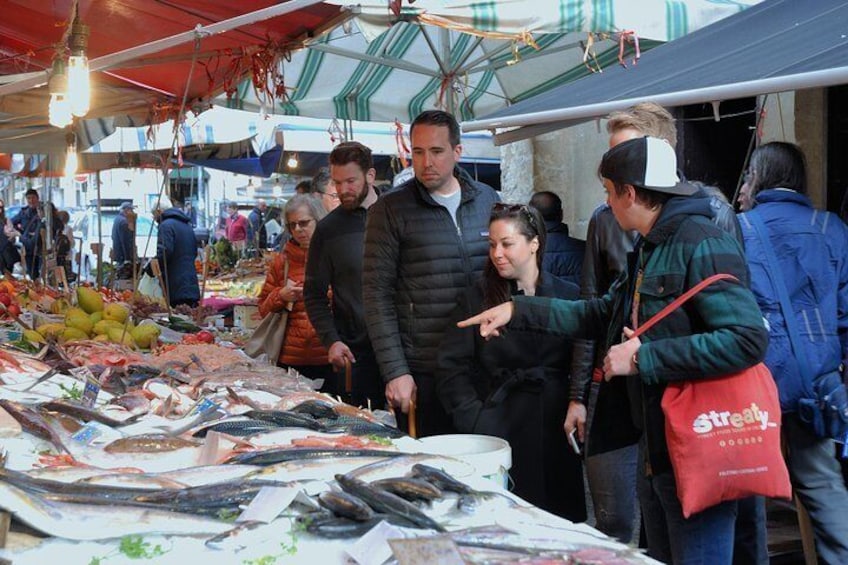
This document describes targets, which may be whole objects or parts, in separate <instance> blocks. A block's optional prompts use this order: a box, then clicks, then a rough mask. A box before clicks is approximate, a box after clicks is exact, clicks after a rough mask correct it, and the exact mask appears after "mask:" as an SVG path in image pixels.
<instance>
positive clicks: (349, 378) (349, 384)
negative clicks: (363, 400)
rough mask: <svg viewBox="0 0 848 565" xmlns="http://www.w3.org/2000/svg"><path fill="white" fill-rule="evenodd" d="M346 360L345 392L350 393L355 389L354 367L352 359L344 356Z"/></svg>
mask: <svg viewBox="0 0 848 565" xmlns="http://www.w3.org/2000/svg"><path fill="white" fill-rule="evenodd" d="M344 362H345V394H347V395H350V393H351V391H352V390H353V367H352V366H351V363H350V359H348V358H347V357H345V358H344Z"/></svg>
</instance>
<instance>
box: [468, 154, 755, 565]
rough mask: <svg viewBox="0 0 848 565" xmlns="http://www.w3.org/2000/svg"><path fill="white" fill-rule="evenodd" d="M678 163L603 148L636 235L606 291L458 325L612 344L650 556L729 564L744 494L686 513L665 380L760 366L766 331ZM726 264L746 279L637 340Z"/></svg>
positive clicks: (627, 225) (609, 177)
mask: <svg viewBox="0 0 848 565" xmlns="http://www.w3.org/2000/svg"><path fill="white" fill-rule="evenodd" d="M676 171H677V159H676V157H675V154H674V149H672V147H671V146H670V145H669V144H668V143H667V142H666V141H664V140H661V139H658V138H651V137H641V138H636V139H632V140H629V141H625V142H623V143H620V144H618V145H616V146H615V147H613V148H612V149H610V150H609V151H607V153H605V154H604V157H603V159H602V161H601V166H600V169H599V174H600V176H601V177H602V179H603V182H604V187H605V189H606V191H607V201H608V203H609V205H610V208H611V209H612V212H613V215H614V216H615V219H616V221H617V222H618V223H619V224H620V225H621V227H622V228H623V229H626V230H636V231H637V232H638V233H639V238H638V240H637V242H636V246H635V249H634V251H633V252H632V253H631V254H629V255H628V262H627V270H626V272H625V273H623V274H622V275H621V276H620V277H619V279H618V280H617V281H616V282H615V283H613V286H612V287H611V288H610V291H609V292H608V293H607V294H606V295H605V296H603V297H602V298H595V299H591V300H576V301H567V300H558V299H545V298H538V297H522V296H515V297H513V299H512V301H510V302H506V303H504V304H502V305H500V306H497V307H495V308H491V309H489V310H486V311H485V312H483V313H481V314H478V315H477V316H475V317H472V318H469V319H468V320H465V321H463V322H460V324H461V325H462V326H467V325H472V324H480V333H481V335H482V336H483V337H493V336H498V335H500V331H499V330H498V328H501V327H503V326H506V325H507V324H509V325H508V327H509V328H510V329H512V328H514V329H516V330H528V329H529V330H532V329H538V330H541V331H547V332H550V333H553V334H556V335H561V336H563V337H581V338H590V339H596V340H598V341H599V342H601V343H604V344H605V346H606V350H607V352H606V355H605V357H604V364H603V372H604V379H605V380H606V381H616V380H618V379H626V381H625V382H626V385H627V386H626V387H623V390H624V392H626V394H627V396H628V397H629V403H630V406H631V418H627V417H626V416H625V415H622V417H621V421H620V425H621V426H622V427H626V426H634V427H636V428H637V429H639V430H640V440H639V466H640V473H639V474H640V478H639V484H638V486H637V490H638V495H639V501H640V504H641V507H642V513H643V517H644V524H645V530H646V534H647V538H648V553H649V555H651V557H654V558H656V559H659V560H661V561H664V562H673V563H677V564H679V563H730V562H731V561H732V558H733V534H734V524H735V519H736V502H735V501H730V502H723V503H720V504H717V505H715V506H712V507H710V508H707V509H706V510H703V511H702V512H699V513H696V514H693V515H691V516H690V517H689V518H684V517H683V511H682V508H681V505H680V502H679V500H678V498H677V488H676V483H675V479H674V473H673V472H672V468H671V462H670V460H669V455H668V446H667V445H666V439H665V418H664V416H663V412H662V408H661V406H660V401H661V400H662V396H663V392H664V391H665V388H666V385H667V384H668V383H669V382H672V381H681V380H693V379H705V378H711V377H719V376H723V375H727V374H731V373H735V372H738V371H741V370H743V369H746V368H748V367H751V366H753V365H755V364H757V363H759V362H760V361H762V360H763V358H764V356H765V352H766V349H767V347H768V332H767V330H766V328H765V326H764V324H763V320H762V316H761V315H760V312H759V309H758V308H757V305H756V300H755V298H754V296H753V294H752V293H751V291H750V290H748V286H747V279H748V272H747V267H746V264H745V257H744V255H743V253H742V250H741V248H740V246H739V244H738V243H737V242H735V241H734V240H733V238H732V237H731V236H729V235H728V234H727V233H725V232H724V231H723V230H721V229H720V228H718V227H716V226H715V225H714V224H713V223H712V221H711V218H712V216H713V213H712V211H711V207H710V199H709V197H708V196H706V195H701V194H698V195H695V196H693V195H694V194H695V193H696V191H697V189H696V187H694V186H692V185H690V184H688V183H681V182H679V180H678V177H677V173H676ZM719 273H728V274H731V275H734V276H735V277H736V278H737V279H739V280H738V282H731V281H726V280H724V281H720V282H718V283H716V284H712V285H710V286H708V287H707V288H706V289H704V290H703V291H701V292H700V293H698V294H697V295H696V296H695V297H694V298H692V300H690V301H689V302H688V303H687V304H686V305H685V306H684V307H682V308H678V309H677V310H675V311H674V312H672V313H671V314H670V315H669V316H668V317H667V318H665V319H664V320H663V321H662V323H660V324H657V326H655V327H654V328H652V329H651V330H649V331H648V332H646V333H645V334H644V335H643V336H641V338H633V339H631V335H632V333H633V330H632V329H631V328H635V327H638V325H639V323H640V322H644V321H646V320H648V319H649V318H651V317H652V316H653V315H654V314H656V313H657V312H659V311H660V310H661V309H662V308H663V307H665V306H666V305H668V304H670V303H671V302H672V301H673V300H674V299H676V298H678V297H679V296H680V295H682V294H683V293H684V292H686V291H687V290H688V289H690V288H692V287H693V286H695V285H696V284H698V283H699V282H700V281H702V280H704V279H706V278H708V277H710V276H711V275H714V274H719ZM605 384H606V383H605ZM602 386H603V385H602ZM704 480H705V481H708V480H709V479H708V478H706V477H705V478H704Z"/></svg>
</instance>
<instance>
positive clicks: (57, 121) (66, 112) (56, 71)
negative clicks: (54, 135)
mask: <svg viewBox="0 0 848 565" xmlns="http://www.w3.org/2000/svg"><path fill="white" fill-rule="evenodd" d="M47 89H48V90H49V91H50V106H48V120H49V121H50V125H51V126H55V127H57V128H63V127H65V126H67V125H68V124H70V123H71V120H72V119H73V117H72V116H71V105H70V103H69V102H68V78H67V77H66V76H65V65H64V63H63V62H62V59H60V58H59V57H56V58H55V59H53V71H52V72H51V73H50V80H48V81H47Z"/></svg>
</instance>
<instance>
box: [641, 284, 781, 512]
mask: <svg viewBox="0 0 848 565" xmlns="http://www.w3.org/2000/svg"><path fill="white" fill-rule="evenodd" d="M722 279H732V280H738V279H737V278H736V277H734V276H733V275H728V274H718V275H713V276H711V277H708V278H707V279H704V280H703V281H701V282H700V283H698V284H697V285H695V286H694V287H692V288H691V289H689V290H688V291H687V292H686V293H684V294H683V295H681V296H680V297H679V298H677V299H676V300H675V301H674V302H672V303H671V304H669V305H668V306H666V307H665V308H663V309H662V310H661V311H660V312H658V313H657V314H656V315H655V316H653V317H652V318H651V319H650V320H648V321H647V322H645V323H644V324H642V325H640V326H639V328H638V329H637V330H636V332H635V335H634V337H636V336H638V335H640V334H642V333H644V332H646V331H648V330H649V329H650V328H651V327H652V326H654V325H655V324H656V323H657V322H659V321H660V320H662V319H663V318H665V317H666V316H667V315H668V314H670V313H671V312H673V311H674V310H675V309H677V308H678V307H680V306H681V305H682V304H683V303H684V302H686V301H687V300H689V299H690V298H692V297H693V296H694V295H695V294H697V293H698V292H700V291H701V290H702V289H704V288H705V287H706V286H708V285H710V284H712V283H714V282H716V281H719V280H722ZM662 410H663V414H664V415H665V435H666V442H667V444H668V452H669V456H670V458H671V466H672V468H673V470H674V478H675V480H676V482H677V498H678V499H680V504H681V505H682V507H683V516H684V517H686V518H688V517H689V516H691V515H692V514H695V513H697V512H700V511H701V510H704V509H706V508H709V507H710V506H715V505H716V504H718V503H720V502H724V501H727V500H736V499H739V498H746V497H748V496H753V495H763V496H768V497H772V498H790V497H791V494H792V487H791V486H790V484H789V472H788V471H787V469H786V463H785V462H784V460H783V455H782V453H781V451H780V400H779V398H778V393H777V386H776V385H775V383H774V378H773V377H772V375H771V372H770V371H769V370H768V367H766V366H765V365H764V364H763V363H758V364H756V365H754V366H753V367H749V368H747V369H745V370H743V371H740V372H738V373H734V374H731V375H725V376H722V377H717V378H712V379H697V380H691V381H680V382H671V383H669V384H668V385H667V386H666V389H665V392H664V393H663V398H662Z"/></svg>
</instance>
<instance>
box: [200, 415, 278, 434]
mask: <svg viewBox="0 0 848 565" xmlns="http://www.w3.org/2000/svg"><path fill="white" fill-rule="evenodd" d="M276 429H279V426H277V425H276V424H272V423H271V422H265V421H263V420H250V419H244V418H238V419H232V420H224V421H220V422H213V423H211V424H210V425H208V426H205V427H203V428H200V429H199V430H197V431H196V432H194V433H193V434H192V435H193V436H194V437H206V434H208V433H209V432H220V433H222V434H227V435H231V436H235V437H246V436H251V435H253V434H261V433H265V432H270V431H272V430H276Z"/></svg>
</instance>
